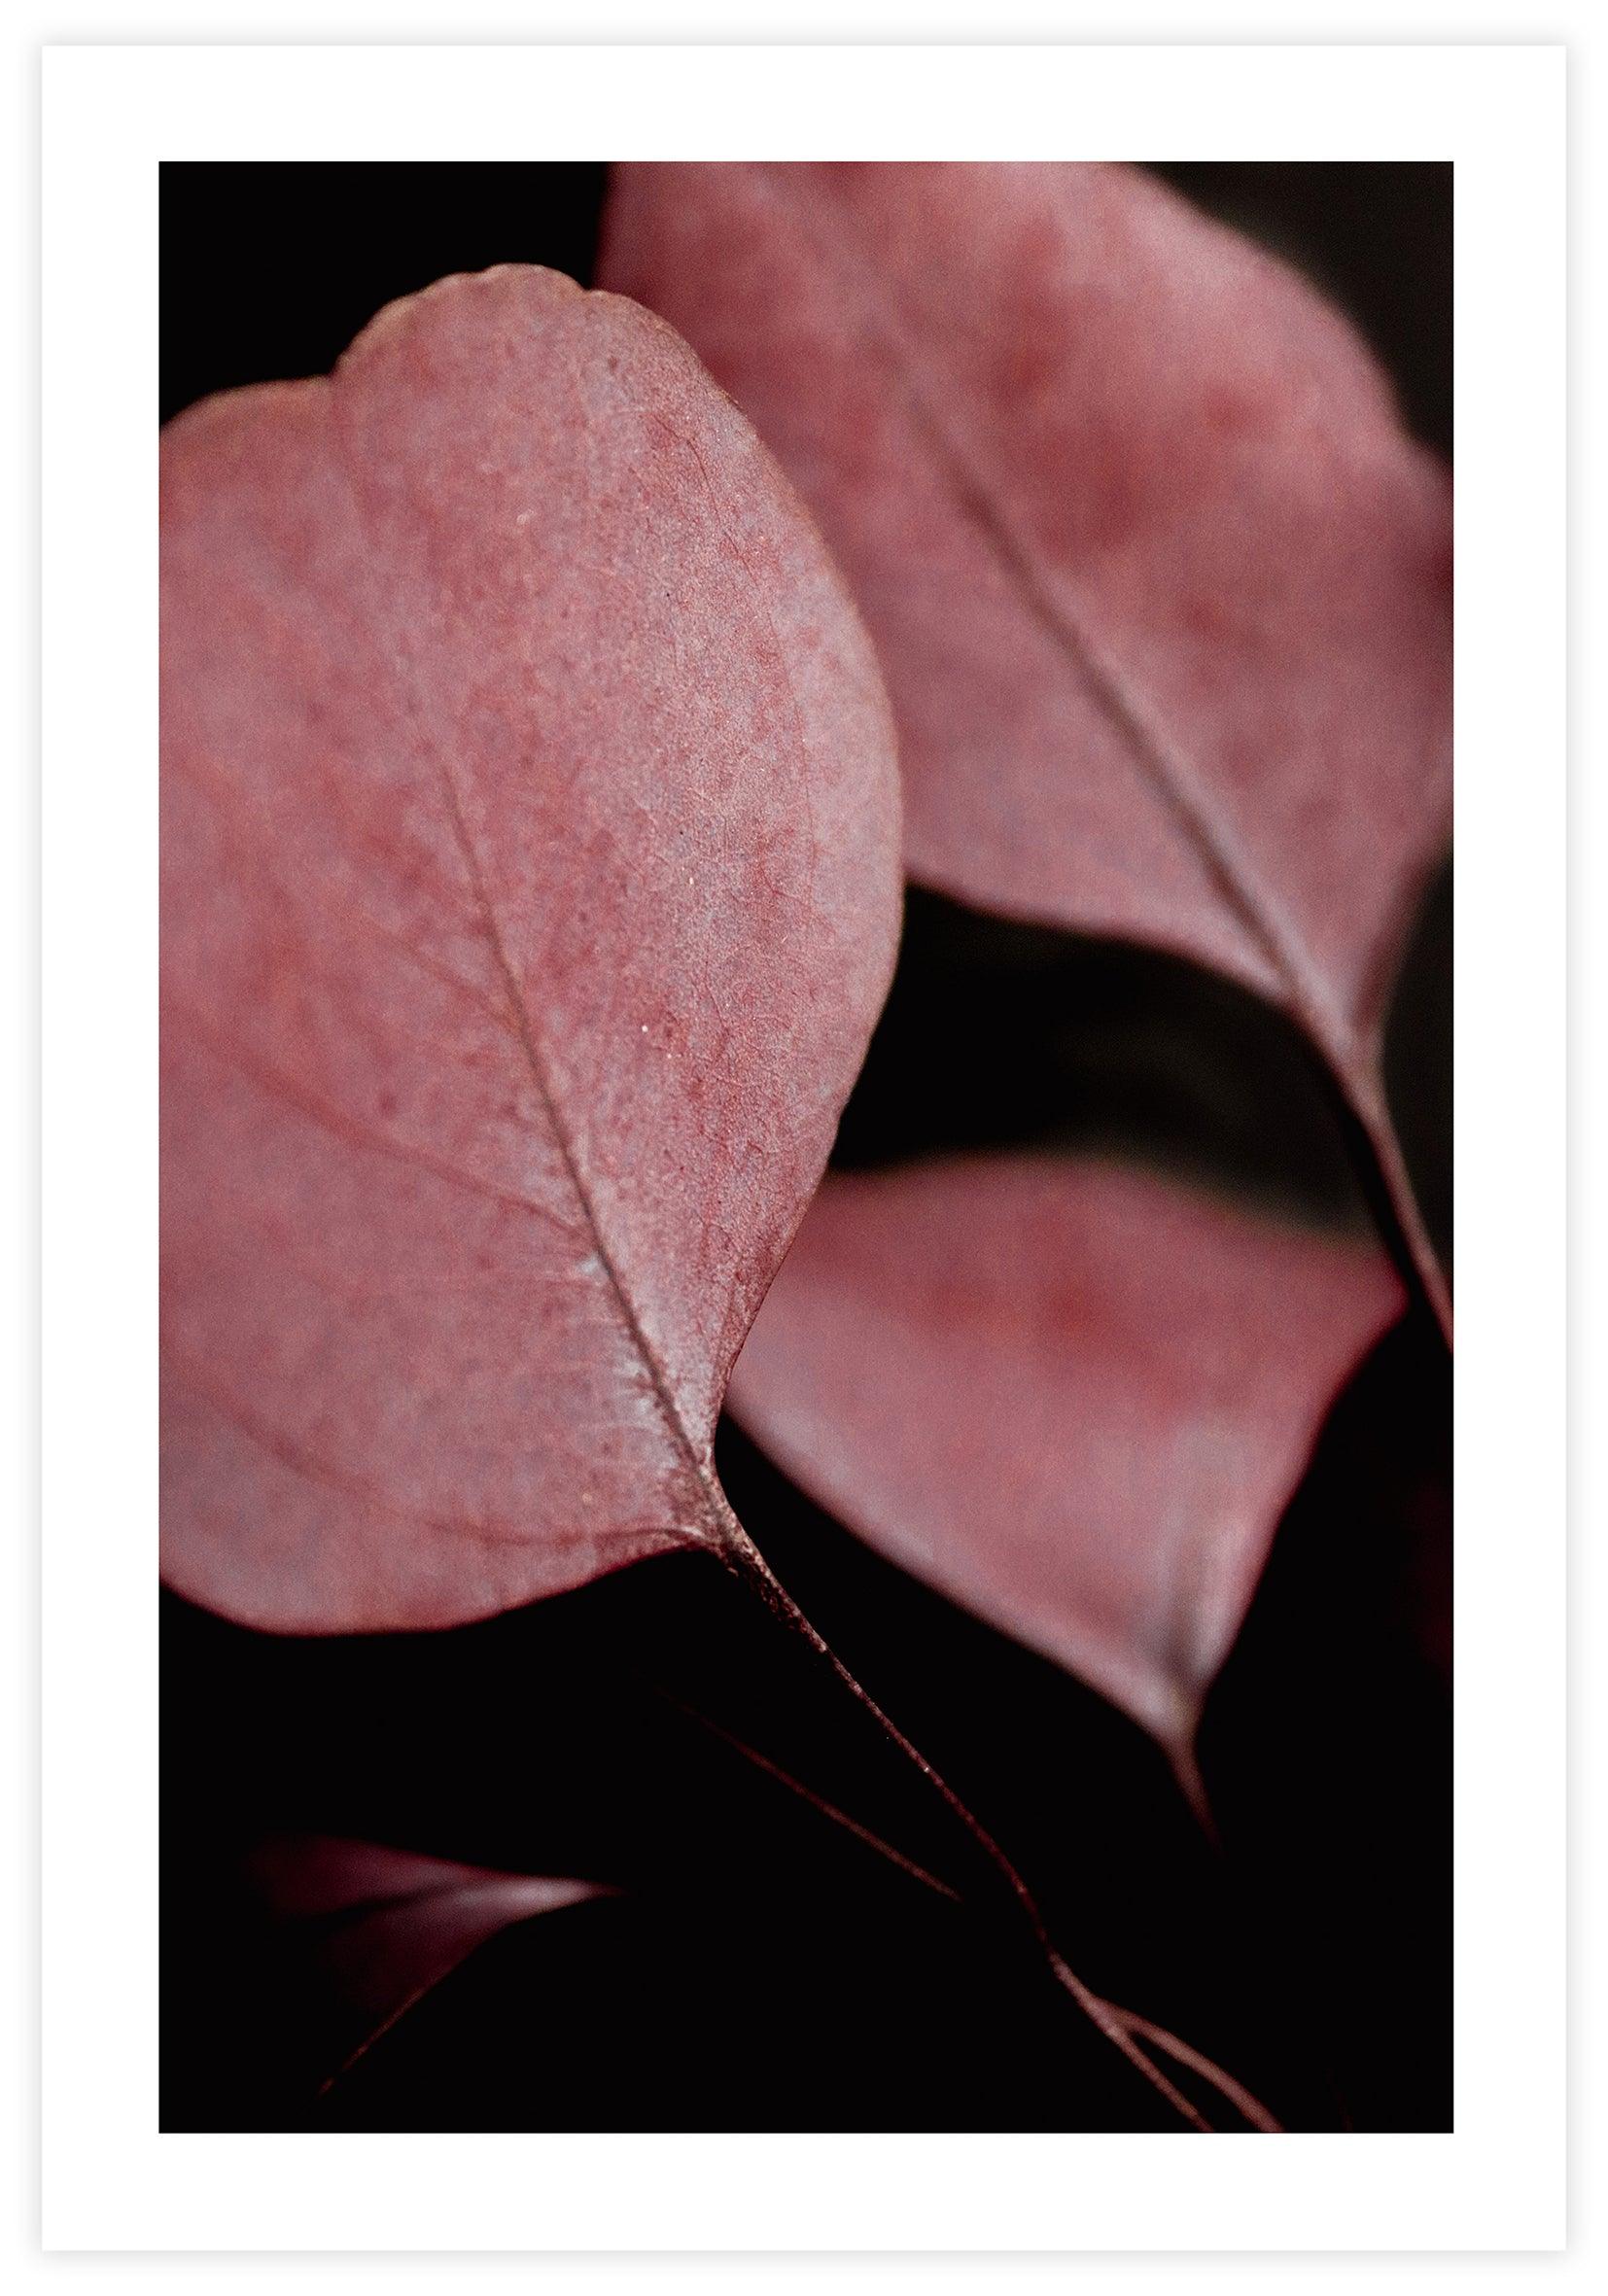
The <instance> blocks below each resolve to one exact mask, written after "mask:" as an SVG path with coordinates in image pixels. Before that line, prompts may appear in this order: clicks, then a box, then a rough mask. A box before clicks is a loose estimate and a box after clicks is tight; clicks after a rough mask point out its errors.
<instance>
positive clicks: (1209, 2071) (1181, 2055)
mask: <svg viewBox="0 0 1608 2296" xmlns="http://www.w3.org/2000/svg"><path fill="white" fill-rule="evenodd" d="M659 1695H660V1696H661V1697H662V1698H663V1699H664V1700H665V1702H666V1704H667V1705H669V1706H672V1707H674V1708H675V1710H676V1712H677V1713H678V1714H682V1715H684V1716H685V1717H686V1719H687V1720H688V1721H689V1722H696V1723H697V1724H698V1725H699V1727H700V1728H701V1729H705V1730H708V1731H709V1733H710V1735H711V1736H712V1737H715V1738H718V1739H719V1741H720V1743H721V1744H722V1745H723V1746H729V1747H730V1748H731V1749H732V1751H733V1753H734V1754H738V1755H741V1757H742V1758H743V1759H744V1760H745V1761H747V1762H751V1763H752V1765H753V1767H754V1768H755V1769H756V1770H759V1771H762V1772H763V1774H764V1775H765V1776H766V1777H767V1778H774V1779H775V1780H776V1782H777V1784H778V1785H779V1786H784V1787H786V1788H787V1792H789V1793H793V1794H796V1795H797V1796H798V1798H799V1800H800V1801H803V1802H807V1803H808V1804H809V1806H810V1808H811V1809H812V1810H816V1811H819V1813H820V1814H821V1817H823V1818H825V1819H827V1820H828V1821H829V1822H830V1823H831V1824H832V1825H834V1826H841V1827H842V1828H843V1829H844V1831H845V1832H846V1833H849V1834H852V1835H853V1836H854V1838H855V1839H856V1841H859V1842H863V1843H864V1844H865V1846H866V1848H867V1849H869V1850H874V1851H875V1852H876V1853H877V1855H878V1857H880V1858H885V1859H887V1861H888V1862H889V1863H890V1864H891V1865H894V1866H896V1867H897V1868H898V1870H899V1871H900V1872H901V1873H904V1874H908V1875H909V1877H910V1879H911V1880H912V1881H916V1882H920V1883H921V1885H922V1887H923V1888H924V1889H927V1890H931V1891H932V1892H933V1893H934V1894H935V1895H936V1896H940V1897H947V1898H948V1899H949V1900H950V1902H951V1903H952V1904H956V1905H959V1904H961V1902H962V1901H963V1900H962V1898H961V1892H960V1891H959V1890H958V1889H956V1887H955V1885H954V1884H953V1882H946V1881H944V1880H943V1879H942V1878H941V1877H940V1876H939V1875H938V1874H935V1873H931V1872H929V1871H928V1870H927V1868H926V1866H925V1865H918V1864H917V1862H916V1861H915V1860H914V1859H913V1858H907V1857H906V1856H905V1854H904V1852H903V1851H902V1850H898V1849H895V1848H894V1846H893V1844H892V1843H891V1841H888V1840H885V1839H884V1837H883V1836H882V1835H881V1834H880V1833H875V1832H873V1831H872V1829H871V1827H870V1826H862V1825H861V1824H860V1822H859V1820H858V1819H857V1818H852V1817H851V1816H850V1815H849V1813H848V1811H847V1810H843V1809H840V1808H839V1807H838V1805H837V1803H836V1802H833V1801H828V1800H827V1798H826V1796H825V1795H824V1794H821V1793H818V1792H816V1790H815V1788H814V1787H813V1786H807V1785H806V1784H805V1783H804V1781H803V1779H802V1778H795V1777H794V1776H793V1774H792V1772H791V1771H790V1770H785V1769H784V1768H783V1767H782V1765H781V1763H780V1762H774V1761H772V1760H771V1758H770V1757H769V1755H767V1754H761V1753H760V1751H759V1749H758V1747H757V1746H751V1745H750V1743H749V1741H748V1740H747V1739H746V1738H740V1737H739V1736H738V1735H737V1733H736V1731H735V1730H728V1729H727V1728H726V1727H725V1726H724V1724H723V1723H720V1722H717V1721H716V1720H715V1719H714V1717H713V1716H712V1715H708V1714H703V1713H700V1711H699V1710H698V1708H697V1707H695V1706H688V1705H687V1704H686V1703H685V1702H684V1701H683V1700H682V1699H680V1698H674V1697H672V1696H671V1695H670V1693H669V1691H668V1690H661V1691H660V1693H659ZM1058 1981H1059V1980H1058ZM1101 1998H1102V1999H1103V1998H1104V1997H1103V1996H1102V1997H1101ZM1105 2006H1106V2008H1108V2009H1109V2010H1110V2012H1111V2014H1112V2016H1113V2017H1115V2018H1116V2019H1117V2020H1118V2021H1119V2023H1121V2024H1122V2025H1124V2026H1126V2027H1127V2029H1128V2031H1129V2032H1130V2033H1131V2034H1133V2035H1135V2036H1136V2038H1137V2039H1141V2040H1145V2041H1148V2042H1149V2043H1150V2045H1151V2047H1152V2048H1156V2049H1160V2050H1161V2051H1162V2053H1163V2055H1164V2056H1169V2057H1171V2058H1172V2059H1173V2060H1174V2062H1175V2063H1176V2064H1179V2065H1181V2066H1183V2067H1185V2069H1186V2070H1188V2071H1190V2072H1193V2073H1195V2074H1196V2075H1197V2076H1198V2077H1199V2078H1200V2079H1201V2080H1204V2081H1205V2082H1206V2085H1207V2086H1208V2087H1209V2088H1213V2089H1215V2090H1216V2091H1217V2093H1218V2095H1219V2096H1220V2097H1222V2098H1223V2099H1224V2100H1225V2102H1226V2103H1227V2104H1229V2105H1233V2107H1234V2109H1235V2111H1236V2112H1238V2113H1240V2114H1241V2115H1242V2117H1243V2118H1244V2119H1245V2120H1247V2121H1249V2123H1250V2124H1251V2126H1252V2127H1253V2128H1255V2129H1262V2130H1267V2131H1269V2132H1278V2131H1279V2123H1278V2122H1277V2121H1276V2120H1275V2119H1274V2117H1273V2115H1272V2113H1271V2112H1269V2110H1268V2108H1267V2106H1266V2105H1262V2104H1261V2103H1259V2102H1258V2100H1257V2099H1256V2098H1255V2097H1253V2096H1252V2095H1251V2093H1250V2091H1249V2090H1248V2089H1247V2088H1245V2087H1244V2085H1243V2084H1242V2083H1241V2082H1240V2081H1237V2080H1236V2079H1235V2077H1234V2075H1233V2074H1232V2073H1231V2072H1225V2071H1224V2070H1223V2068H1222V2067H1221V2066H1220V2065H1218V2064H1215V2063H1214V2062H1213V2060H1212V2059H1211V2058H1209V2057H1207V2056H1205V2055H1204V2054H1203V2053H1202V2052H1201V2051H1200V2050H1199V2049H1193V2048H1191V2047H1190V2045H1189V2043H1188V2042H1187V2041H1184V2040H1180V2039H1179V2038H1178V2036H1177V2035H1176V2034H1175V2033H1169V2031H1168V2030H1167V2028H1166V2026H1165V2025H1157V2024H1154V2023H1153V2022H1152V2021H1151V2019H1150V2018H1148V2017H1141V2016H1139V2015H1138V2013H1137V2012H1136V2010H1134V2009H1124V2008H1121V2007H1119V2005H1118V2004H1117V2003H1116V2002H1115V2001H1113V2000H1106V2002H1105Z"/></svg>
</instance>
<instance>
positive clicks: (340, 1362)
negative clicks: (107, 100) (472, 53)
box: [158, 147, 1461, 2157]
mask: <svg viewBox="0 0 1608 2296" xmlns="http://www.w3.org/2000/svg"><path fill="white" fill-rule="evenodd" d="M493 148H495V147H493ZM1453 178H1454V168H1453V166H1452V164H1451V162H1449V161H1448V162H1442V161H1433V160H1416V159H1415V160H1405V159H1404V160H1401V161H1399V162H1398V161H1383V160H1379V159H1361V158H1359V159H1356V160H1344V159H1332V158H1313V159H1310V160H1289V161H1274V160H1245V161H1242V162H1241V161H1232V162H1231V161H1190V162H1182V161H1179V162H1172V161H1169V160H1167V159H1166V158H1165V157H1150V156H1146V155H1144V154H1142V153H1138V154H1136V155H1135V156H1134V157H1132V158H1129V159H1111V160H1106V159H1098V160H1097V159H1088V160H1082V159H1064V160H1063V159H1043V160H1040V159H1036V158H1034V157H1031V156H1030V157H1022V158H1020V159H1011V160H1003V159H1001V160H989V159H961V158H957V159H954V160H927V159H921V160H902V159H888V160H878V159H866V160H854V161H837V160H828V159H821V160H794V159H786V160H775V161H773V160H767V159H709V160H684V161H683V160H679V161H667V162H657V161H642V160H625V161H619V162H611V161H609V160H608V159H607V158H605V157H600V158H599V159H598V160H597V162H596V163H595V164H579V163H571V162H569V161H551V162H549V161H541V160H536V161H530V162H521V161H509V162H504V161H501V160H498V161H493V160H489V159H488V160H486V161H484V162H481V161H471V160H463V161H449V160H420V161H418V162H405V161H398V162H387V161H378V160H348V161H337V160H331V161H321V160H297V159H282V160H259V159H253V158H240V159H233V160H231V159H205V160H198V159H197V160H189V159H164V160H163V162H162V164H161V166H160V169H159V335H160V418H161V436H160V488H159V550H160V628H159V680H160V1022H159V1028H160V1148H159V1157H160V1163H159V1193H160V1441H159V1450H160V1497H159V1509H160V1520H159V1532H160V1573H161V1595H160V1602H161V1624H160V1650H159V1695H160V1815H159V1834H160V1842H159V1852H160V1907H159V1921H160V1939H159V1943H160V1967H159V1998H158V2025H159V2049H160V2059H159V2070H160V2126H161V2130H162V2131H163V2133H164V2135H166V2134H178V2133H190V2134H194V2133H207V2134H214V2133H242V2132H245V2133H260V2134H261V2133H277V2132H302V2133H305V2132H312V2133H324V2134H328V2133H333V2132H343V2133H352V2132H369V2133H375V2132H378V2133H398V2132H443V2131H444V2132H470V2133H476V2132H521V2133H522V2132H533V2133H540V2132H547V2131H570V2132H596V2133H609V2132H657V2131H663V2132H693V2133H697V2132H717V2131H722V2130H731V2129H737V2130H743V2131H759V2132H773V2133H780V2134H788V2133H801V2132H812V2131H838V2130H852V2131H864V2132H868V2133H876V2132H886V2131H942V2132H987V2131H996V2132H1017V2131H1021V2132H1030V2131H1038V2132H1052V2133H1067V2134H1075V2133H1081V2132H1101V2133H1122V2134H1149V2133H1154V2134H1158V2135H1161V2134H1181V2135H1188V2134H1195V2133H1203V2132H1211V2133H1235V2134H1243V2135H1264V2134H1265V2135H1278V2134H1284V2133H1297V2134H1308V2135H1311V2134H1313V2133H1320V2134H1323V2135H1341V2136H1347V2135H1348V2136H1355V2137H1357V2138H1359V2139H1360V2138H1363V2137H1365V2136H1369V2135H1375V2136H1377V2135H1379V2134H1381V2133H1390V2134H1398V2135H1399V2134H1410V2135H1416V2134H1435V2133H1445V2132H1449V2131H1451V2129H1452V2128H1453V2125H1454V2123H1453V2111H1452V2099H1453V2085H1452V2084H1453V2070H1454V2066H1453V2049H1452V2035H1453V2017H1452V2006H1453V2001H1452V1975H1453V1954H1452V1943H1453V1892H1452V1877H1453V1801H1452V1760H1451V1757H1452V1729H1451V1714H1452V1665H1453V1648H1452V1630H1451V1621H1452V1557H1453V1529H1452V1523H1453V1513H1452V1503H1451V1438H1452V1411H1451V1392H1452V1387H1451V1360H1452V1358H1451V1346H1452V1308H1451V1299H1452V1277H1451V1270H1452V1180H1453V1170H1452V1153H1451V1113H1452V1019H1453V1013H1452V965H1451V953H1452V881H1451V842H1452V808H1453V746H1452V673H1453V649H1452V567H1453V552H1452V479H1451V470H1452V446H1453V423H1452V417H1453V392H1452V339H1453V316H1454V313H1453V233H1452V211H1453ZM1459 371H1461V370H1459ZM1170 2157H1176V2156H1170Z"/></svg>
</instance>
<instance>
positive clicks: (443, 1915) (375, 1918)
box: [250, 1834, 612, 2085]
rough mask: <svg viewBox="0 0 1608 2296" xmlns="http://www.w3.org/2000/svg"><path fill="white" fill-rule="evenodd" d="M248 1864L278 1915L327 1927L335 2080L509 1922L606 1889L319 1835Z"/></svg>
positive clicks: (321, 1950) (274, 1846)
mask: <svg viewBox="0 0 1608 2296" xmlns="http://www.w3.org/2000/svg"><path fill="white" fill-rule="evenodd" d="M250 1871H251V1878H252V1880H253V1881H254V1882H255V1884H256V1886H257V1888H258V1890H259V1892H260V1893H261V1895H262V1898H263V1900H264V1901H265V1903H266V1904H267V1906H268V1907H269V1909H270V1910H271V1911H272V1912H273V1913H275V1914H276V1915H277V1916H278V1917H279V1918H280V1919H281V1920H284V1921H291V1922H297V1923H302V1922H307V1923H313V1922H317V1923H320V1924H328V1925H331V1926H330V1927H328V1928H327V1929H326V1930H325V1931H324V1933H323V1934H322V1935H321V1937H320V1940H319V1945H318V1959H319V1962H320V1964H321V1966H323V1968H324V1969H325V1970H326V1972H327V1974H328V1975H329V1976H330V1978H331V1979H332V1981H333V1984H334V1986H335V1989H336V1991H337V1992H338V1994H339V1995H340V1997H341V2001H342V2007H343V2011H344V2018H343V2023H344V2028H345V2030H344V2032H343V2035H342V2038H341V2040H340V2042H339V2044H338V2048H337V2051H336V2058H337V2062H336V2064H334V2065H332V2066H331V2067H330V2070H329V2078H330V2079H334V2078H335V2077H336V2076H337V2073H338V2072H341V2071H344V2070H346V2068H347V2067H348V2066H350V2065H351V2064H352V2063H353V2061H354V2060H355V2059H356V2058H357V2057H360V2056H361V2055H362V2054H363V2052H364V2051H365V2050H366V2049H367V2048H370V2047H371V2046H372V2045H373V2043H374V2042H375V2041H376V2040H378V2039H379V2037H380V2035H382V2034H384V2033H388V2032H389V2031H390V2029H391V2028H392V2026H394V2025H395V2024H396V2023H397V2021H398V2019H399V2018H401V2017H402V2016H405V2014H406V2013H407V2011H408V2010H409V2009H410V2008H412V2007H413V2005H414V2003H415V2002H416V2001H419V2000H423V1998H424V1996H425V1995H426V1994H427V1993H429V1992H431V1991H432V1990H433V1989H434V1988H435V1987H436V1986H437V1985H439V1984H440V1983H441V1982H442V1980H443V1979H444V1978H447V1977H449V1976H450V1975H451V1974H452V1972H453V1970H454V1969H456V1968H457V1967H458V1966H460V1964H461V1963H463V1962H465V1961H467V1960H468V1959H469V1956H470V1955H471V1954H472V1953H473V1952H474V1950H475V1948H476V1947H477V1946H480V1945H484V1944H485V1943H486V1942H487V1941H488V1939H490V1938H492V1937H495V1936H497V1935H499V1934H500V1932H501V1931H504V1930H506V1929H509V1928H511V1927H512V1925H513V1924H514V1923H515V1922H522V1921H529V1920H531V1919H532V1918H533V1916H535V1915H537V1914H539V1913H556V1912H559V1911H561V1910H562V1909H563V1908H564V1907H565V1906H568V1905H579V1904H582V1903H584V1902H585V1900H586V1899H587V1898H589V1897H604V1896H611V1895H612V1892H610V1891H609V1890H607V1889H605V1888H604V1887H603V1886H602V1885H601V1884H600V1883H597V1882H585V1881H571V1880H568V1879H558V1878H555V1877H554V1876H552V1875H549V1874H534V1873H497V1872H493V1871H491V1870H489V1869H487V1868H485V1867H482V1866H478V1865H456V1864H453V1863H450V1862H449V1861H447V1860H445V1859H442V1858H426V1857H421V1856H419V1855H418V1854H417V1853H415V1852H413V1851H410V1850H394V1849H388V1848H385V1847H383V1846H382V1845H381V1844H380V1843H378V1842H359V1841H341V1840H336V1839H332V1838H331V1837H330V1836H328V1835H324V1834H294V1835H287V1836H283V1837H281V1838H279V1839H276V1840H274V1841H270V1842H265V1843H263V1844H262V1847H261V1848H260V1849H259V1850H257V1851H256V1852H255V1853H254V1855H253V1857H252V1858H251V1860H250ZM326 2085H328V2084H326Z"/></svg>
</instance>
